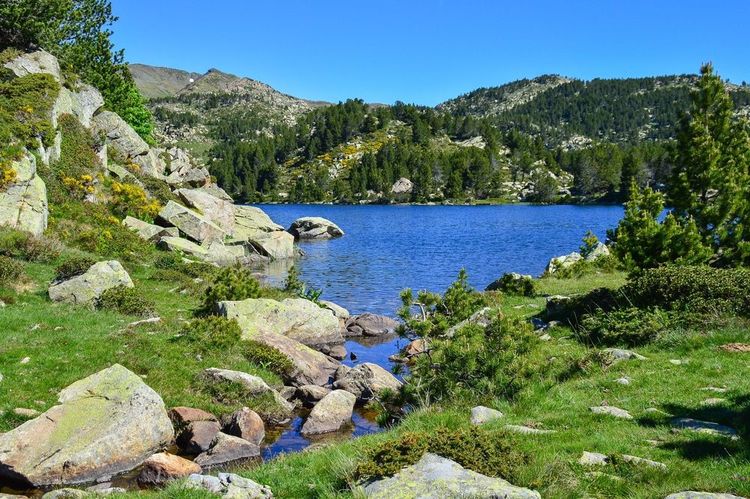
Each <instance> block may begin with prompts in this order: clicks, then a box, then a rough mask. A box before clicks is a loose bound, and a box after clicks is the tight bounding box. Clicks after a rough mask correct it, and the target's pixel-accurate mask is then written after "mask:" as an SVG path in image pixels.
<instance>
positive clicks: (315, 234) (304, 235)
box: [289, 217, 344, 239]
mask: <svg viewBox="0 0 750 499" xmlns="http://www.w3.org/2000/svg"><path fill="white" fill-rule="evenodd" d="M289 233H290V234H292V235H293V236H294V238H295V239H333V238H336V237H341V236H343V235H344V231H343V230H341V228H339V226H338V225H336V224H335V223H333V222H331V221H330V220H328V219H325V218H322V217H302V218H298V219H297V220H295V221H294V222H293V223H292V225H291V227H289Z"/></svg>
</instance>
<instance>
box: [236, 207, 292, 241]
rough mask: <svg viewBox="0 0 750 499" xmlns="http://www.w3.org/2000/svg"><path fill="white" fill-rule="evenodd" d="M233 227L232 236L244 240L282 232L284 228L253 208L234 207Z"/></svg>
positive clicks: (264, 213) (259, 210)
mask: <svg viewBox="0 0 750 499" xmlns="http://www.w3.org/2000/svg"><path fill="white" fill-rule="evenodd" d="M234 225H235V231H234V236H235V237H237V238H238V239H244V240H248V239H250V238H253V237H256V236H258V234H259V233H268V232H283V231H284V227H282V226H281V225H279V224H277V223H274V221H273V220H271V217H269V216H268V215H266V212H264V211H263V210H261V209H260V208H256V207H254V206H235V209H234Z"/></svg>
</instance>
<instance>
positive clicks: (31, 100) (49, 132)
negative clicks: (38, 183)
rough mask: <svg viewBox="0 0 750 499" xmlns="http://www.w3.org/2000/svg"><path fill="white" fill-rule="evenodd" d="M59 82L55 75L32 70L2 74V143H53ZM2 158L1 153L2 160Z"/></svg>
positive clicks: (0, 140)
mask: <svg viewBox="0 0 750 499" xmlns="http://www.w3.org/2000/svg"><path fill="white" fill-rule="evenodd" d="M59 92H60V85H59V84H58V83H57V82H56V81H55V79H54V78H53V77H52V75H48V74H31V75H26V76H22V77H20V78H16V77H13V76H9V75H8V74H7V73H5V74H0V144H4V145H5V144H13V143H18V144H20V145H22V146H26V147H28V148H29V149H32V148H33V149H35V148H36V147H37V146H38V143H37V141H38V140H39V139H41V141H42V143H43V144H44V145H45V146H49V145H51V144H52V141H53V139H54V136H55V130H54V128H53V127H52V122H51V121H50V118H49V116H50V112H51V110H52V106H53V105H54V103H55V100H56V99H57V95H58V94H59ZM2 160H3V158H2V157H0V161H2Z"/></svg>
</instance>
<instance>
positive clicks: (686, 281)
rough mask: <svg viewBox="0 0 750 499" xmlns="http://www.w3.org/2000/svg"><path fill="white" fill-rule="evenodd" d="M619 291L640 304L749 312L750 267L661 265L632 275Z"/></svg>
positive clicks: (681, 309)
mask: <svg viewBox="0 0 750 499" xmlns="http://www.w3.org/2000/svg"><path fill="white" fill-rule="evenodd" d="M622 291H623V294H624V295H625V296H626V297H627V298H628V299H629V300H630V301H632V303H633V305H634V306H636V307H641V308H644V307H652V306H656V307H660V308H663V309H665V310H675V311H682V312H696V313H713V314H737V315H742V316H746V317H748V316H750V269H743V268H739V269H715V268H711V267H707V266H697V267H689V266H686V267H678V266H667V267H660V268H656V269H649V270H645V271H643V272H642V273H640V274H638V275H636V276H634V277H632V278H631V279H630V281H629V282H628V283H627V284H626V285H625V286H624V287H623V289H622Z"/></svg>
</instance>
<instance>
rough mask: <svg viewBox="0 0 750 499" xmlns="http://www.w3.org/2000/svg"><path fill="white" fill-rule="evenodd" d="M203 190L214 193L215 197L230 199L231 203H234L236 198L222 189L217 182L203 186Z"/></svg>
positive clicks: (224, 199)
mask: <svg viewBox="0 0 750 499" xmlns="http://www.w3.org/2000/svg"><path fill="white" fill-rule="evenodd" d="M201 190H203V192H205V193H207V194H210V195H212V196H213V197H216V198H219V199H221V200H223V201H229V202H230V203H234V199H232V196H230V195H229V194H227V191H225V190H224V189H222V188H221V187H219V186H218V185H216V184H208V185H205V186H203V187H201Z"/></svg>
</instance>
